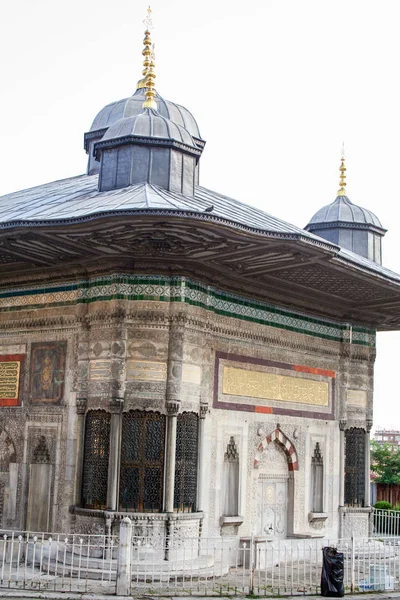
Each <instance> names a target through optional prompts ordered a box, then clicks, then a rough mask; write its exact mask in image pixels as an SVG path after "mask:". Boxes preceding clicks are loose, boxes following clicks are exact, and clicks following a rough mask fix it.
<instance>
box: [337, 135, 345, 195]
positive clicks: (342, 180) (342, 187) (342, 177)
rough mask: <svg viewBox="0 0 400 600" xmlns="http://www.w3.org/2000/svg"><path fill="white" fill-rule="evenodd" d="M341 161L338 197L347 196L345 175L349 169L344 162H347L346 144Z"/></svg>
mask: <svg viewBox="0 0 400 600" xmlns="http://www.w3.org/2000/svg"><path fill="white" fill-rule="evenodd" d="M340 160H341V164H340V167H339V171H340V181H339V185H340V188H339V190H338V193H337V195H338V196H345V195H346V175H345V172H346V170H347V169H346V167H345V166H344V160H345V157H344V142H343V144H342V156H341V159H340Z"/></svg>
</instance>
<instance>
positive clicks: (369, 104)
mask: <svg viewBox="0 0 400 600" xmlns="http://www.w3.org/2000/svg"><path fill="white" fill-rule="evenodd" d="M151 6H152V9H153V17H154V24H155V28H154V30H153V33H152V35H153V40H154V42H155V44H156V73H157V80H156V87H157V90H158V91H159V92H160V93H161V95H163V96H164V97H165V98H168V99H170V100H173V101H175V102H178V103H179V104H183V105H184V106H186V107H187V108H189V110H191V111H192V112H193V113H194V115H195V117H196V119H197V121H198V123H199V126H200V130H201V133H202V136H203V138H204V139H206V140H207V146H206V149H205V151H204V153H203V157H202V163H201V184H202V185H204V186H206V187H210V188H212V189H214V190H217V191H218V192H221V193H225V194H227V195H230V196H233V197H235V198H237V199H239V200H242V201H244V202H247V203H249V204H253V205H255V206H258V207H260V208H262V209H263V210H265V211H266V212H268V213H272V214H273V215H275V216H278V217H280V218H282V219H285V220H287V221H290V222H292V223H294V224H296V225H299V226H301V227H304V225H306V223H307V222H308V221H309V219H310V218H311V216H312V215H313V214H314V213H315V212H316V211H317V210H318V209H319V208H320V207H321V206H323V205H325V204H328V203H330V202H331V201H333V200H334V199H335V196H336V191H337V189H338V179H339V177H338V176H339V172H338V167H339V163H340V160H339V159H340V150H341V145H342V141H343V140H344V142H345V147H346V157H347V165H346V166H347V169H348V170H347V190H348V196H349V197H350V199H351V200H352V201H353V202H354V203H356V204H360V205H362V206H364V207H365V208H368V209H370V210H372V211H373V212H375V213H376V214H377V215H378V217H379V218H380V219H381V222H382V224H383V226H384V227H386V228H388V230H389V231H388V233H387V235H386V237H385V239H384V245H383V263H384V265H385V266H386V267H388V268H390V269H392V270H394V271H397V272H400V219H399V216H400V206H399V204H400V203H399V200H400V178H399V167H400V145H399V139H400V122H399V111H400V109H399V107H400V86H399V57H400V35H399V27H400V24H399V21H400V3H399V1H398V0H380V1H379V2H377V1H376V0H375V1H371V0H315V1H312V0H253V2H251V3H246V2H242V1H240V2H239V1H238V0H236V1H235V0H213V1H211V0H201V1H198V0H197V1H192V0H153V1H152V4H151ZM146 8H147V4H146V2H142V3H140V2H138V0H130V1H128V0H69V1H68V2H65V0H0V23H1V34H0V53H1V57H2V60H1V67H0V69H1V88H0V115H1V136H0V140H1V141H0V164H1V177H0V194H6V193H8V192H12V191H15V190H17V189H22V188H26V187H31V186H34V185H39V184H41V183H45V182H47V181H53V180H55V179H63V178H65V177H69V176H72V175H77V174H80V173H83V172H84V171H85V168H86V155H85V153H84V151H83V133H84V132H85V131H88V130H89V128H90V125H91V122H92V120H93V118H94V117H95V115H96V113H97V112H98V111H99V110H100V109H101V108H102V107H103V106H104V105H105V104H108V103H109V102H111V101H113V100H117V99H119V98H124V97H126V96H129V95H130V94H131V93H133V91H134V90H135V87H136V86H135V84H136V81H137V80H138V79H139V78H140V76H141V69H142V56H141V50H142V39H143V30H144V27H143V19H144V18H145V16H146ZM399 342H400V333H384V334H379V336H378V359H377V362H376V371H375V373H376V376H375V403H374V404H375V416H374V423H375V425H383V426H386V427H391V428H400V408H399V401H398V390H397V381H398V377H397V372H398V363H399V360H398V345H399Z"/></svg>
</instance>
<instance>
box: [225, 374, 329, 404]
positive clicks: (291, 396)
mask: <svg viewBox="0 0 400 600" xmlns="http://www.w3.org/2000/svg"><path fill="white" fill-rule="evenodd" d="M222 393H223V394H229V395H231V396H247V397H250V398H262V399H263V400H278V401H281V402H299V403H301V404H313V405H317V406H328V405H329V385H328V382H327V381H316V380H313V379H306V378H305V377H300V376H294V377H288V376H287V375H278V374H275V373H266V372H264V371H247V370H246V369H238V368H236V367H223V382H222Z"/></svg>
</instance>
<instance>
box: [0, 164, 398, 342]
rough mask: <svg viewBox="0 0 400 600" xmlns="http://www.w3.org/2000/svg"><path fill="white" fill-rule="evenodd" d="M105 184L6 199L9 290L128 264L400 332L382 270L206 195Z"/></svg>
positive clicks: (0, 250) (84, 180) (0, 230)
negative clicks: (43, 276)
mask: <svg viewBox="0 0 400 600" xmlns="http://www.w3.org/2000/svg"><path fill="white" fill-rule="evenodd" d="M97 184H98V176H97V175H91V176H88V175H81V176H78V177H72V178H70V179H64V180H61V181H55V182H52V183H48V184H45V185H41V186H38V187H36V188H31V189H28V190H23V191H20V192H15V193H12V194H8V195H6V196H3V197H2V198H0V271H1V273H2V274H6V277H5V278H3V283H4V285H6V281H10V277H11V281H13V279H12V278H13V277H14V276H15V275H17V274H18V273H28V274H29V277H31V276H34V273H35V272H38V273H40V269H42V268H44V269H46V268H48V267H50V268H51V269H53V271H52V272H53V273H54V274H57V273H58V274H59V268H60V267H62V268H63V269H67V268H68V267H69V266H70V267H71V268H73V267H74V265H77V266H78V267H79V268H81V267H84V268H86V267H85V265H88V266H89V265H92V266H94V267H96V265H99V264H100V265H105V264H106V261H118V264H126V263H125V262H124V261H128V264H129V265H131V266H133V267H134V268H135V269H136V268H139V269H140V268H142V269H144V270H145V269H146V268H151V269H154V266H156V268H157V269H158V270H159V271H160V272H165V270H167V271H168V270H169V269H170V268H172V267H173V268H174V269H175V270H176V269H178V271H179V272H184V273H192V272H194V273H201V274H202V275H204V277H205V278H206V279H207V280H210V279H211V281H212V282H213V283H214V282H219V283H218V285H221V286H222V289H224V288H227V289H231V290H233V291H236V292H240V293H241V294H244V295H246V296H249V297H254V298H258V299H261V300H263V301H268V302H269V303H272V304H276V305H278V306H286V307H290V308H292V309H296V310H300V311H305V312H306V313H307V314H310V313H312V314H315V315H318V316H321V315H323V316H328V317H329V318H336V319H339V320H341V321H344V322H351V323H359V324H360V325H363V326H371V327H374V328H378V329H380V330H395V329H400V275H398V274H396V273H393V272H391V271H389V270H388V269H386V268H384V267H382V266H380V265H379V264H376V263H374V262H372V261H370V260H368V259H366V258H363V257H361V256H359V255H357V254H354V253H352V252H350V251H348V250H344V249H341V248H340V247H339V246H337V245H335V244H332V243H331V242H328V241H326V240H324V239H322V238H320V237H318V236H316V235H314V234H312V233H310V232H308V231H305V230H304V229H301V228H299V227H296V226H295V225H291V224H290V223H286V222H285V221H282V220H281V219H278V218H276V217H273V216H271V215H269V214H267V213H265V212H263V211H262V210H259V209H258V208H254V207H251V206H248V205H247V204H244V203H242V202H239V201H238V200H234V199H233V198H229V197H227V196H223V195H222V194H218V193H216V192H213V191H211V190H208V189H206V188H203V187H196V188H195V195H194V196H193V197H189V196H185V195H183V194H180V193H177V192H171V191H167V190H166V189H164V188H161V187H158V186H155V185H151V184H148V183H141V184H137V185H132V186H130V187H125V188H120V189H116V190H110V191H106V192H99V191H98V187H97ZM121 261H122V262H121ZM137 261H139V263H140V265H142V266H140V265H139V267H137V266H136V265H137ZM141 261H142V262H141ZM143 261H145V264H146V265H147V267H146V266H144V263H143ZM146 261H147V262H146ZM163 269H164V270H163ZM143 272H144V271H143ZM202 275H200V276H202Z"/></svg>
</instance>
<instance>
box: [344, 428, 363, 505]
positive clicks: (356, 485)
mask: <svg viewBox="0 0 400 600" xmlns="http://www.w3.org/2000/svg"><path fill="white" fill-rule="evenodd" d="M344 439H345V463H344V464H345V477H344V503H345V505H346V506H364V504H365V431H364V429H361V428H359V427H351V429H347V430H346V431H345V438H344Z"/></svg>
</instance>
